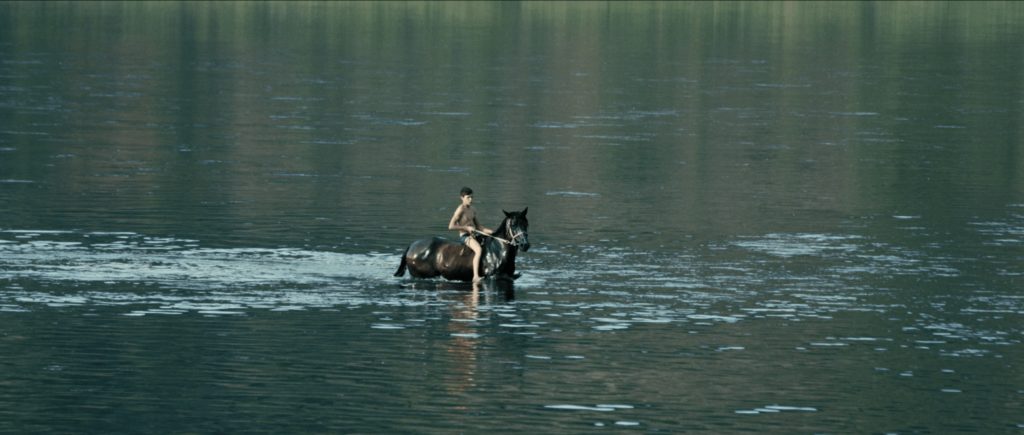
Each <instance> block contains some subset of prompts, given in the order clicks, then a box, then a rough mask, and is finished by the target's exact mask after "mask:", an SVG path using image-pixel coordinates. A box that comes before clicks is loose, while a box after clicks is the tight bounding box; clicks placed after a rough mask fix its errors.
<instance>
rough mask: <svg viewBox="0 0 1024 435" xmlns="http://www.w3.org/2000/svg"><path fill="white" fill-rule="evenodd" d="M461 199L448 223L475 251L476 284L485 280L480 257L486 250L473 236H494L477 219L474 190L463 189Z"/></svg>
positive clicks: (463, 241) (474, 278) (474, 280)
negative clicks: (479, 234) (476, 234)
mask: <svg viewBox="0 0 1024 435" xmlns="http://www.w3.org/2000/svg"><path fill="white" fill-rule="evenodd" d="M459 199H461V200H462V204H461V205H459V208H457V209H455V215H454V216H452V220H451V222H448V229H449V230H453V231H458V232H459V236H461V240H462V243H465V244H466V246H468V247H469V249H472V250H473V282H476V281H480V280H482V279H483V277H481V276H480V257H482V256H483V252H484V249H483V247H482V246H480V242H478V241H477V240H476V238H475V237H473V236H474V235H475V233H476V232H477V231H480V232H483V233H485V234H492V233H493V231H491V230H489V229H487V228H484V227H483V225H480V221H479V220H477V218H476V208H473V189H470V188H468V187H463V188H462V192H459Z"/></svg>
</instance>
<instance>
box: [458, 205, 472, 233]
mask: <svg viewBox="0 0 1024 435" xmlns="http://www.w3.org/2000/svg"><path fill="white" fill-rule="evenodd" d="M459 207H461V208H462V216H460V217H459V219H458V220H457V221H456V222H455V224H456V225H459V226H463V227H465V226H472V227H475V226H476V224H475V222H474V221H475V220H476V209H475V208H473V206H469V207H466V206H463V205H460V206H459ZM459 234H469V233H468V232H465V231H459Z"/></svg>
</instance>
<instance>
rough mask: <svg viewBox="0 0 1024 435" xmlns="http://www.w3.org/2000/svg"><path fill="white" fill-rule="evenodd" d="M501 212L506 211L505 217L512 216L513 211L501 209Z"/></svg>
mask: <svg viewBox="0 0 1024 435" xmlns="http://www.w3.org/2000/svg"><path fill="white" fill-rule="evenodd" d="M501 212H502V213H505V217H512V213H509V212H507V211H505V210H501Z"/></svg>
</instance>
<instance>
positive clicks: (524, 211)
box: [521, 207, 530, 217]
mask: <svg viewBox="0 0 1024 435" xmlns="http://www.w3.org/2000/svg"><path fill="white" fill-rule="evenodd" d="M529 209H530V207H526V208H524V209H523V212H522V213H521V215H522V216H523V217H526V210H529Z"/></svg>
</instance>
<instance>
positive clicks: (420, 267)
mask: <svg viewBox="0 0 1024 435" xmlns="http://www.w3.org/2000/svg"><path fill="white" fill-rule="evenodd" d="M528 209H529V208H525V209H523V211H521V212H512V213H509V212H507V211H506V212H505V220H503V221H501V224H500V225H498V229H497V230H495V231H494V235H493V237H492V236H487V235H480V234H478V235H477V236H476V237H477V240H479V241H480V246H483V248H484V253H483V256H482V257H481V259H480V263H481V264H480V275H482V276H483V277H485V278H490V277H496V278H498V279H516V278H519V275H516V252H518V251H519V248H522V249H523V252H526V251H527V250H529V249H530V240H529V239H528V238H527V236H526V230H527V227H529V225H530V223H529V222H527V220H526V210H528ZM407 267H408V268H409V274H410V275H412V276H413V277H414V278H434V277H437V276H443V277H445V278H447V279H451V280H460V281H472V280H473V250H472V249H469V247H468V246H466V245H463V244H461V243H458V242H453V241H451V240H448V239H446V238H444V237H436V236H435V237H427V238H425V239H422V240H420V241H418V242H415V243H413V244H411V245H409V247H408V248H407V249H406V250H405V253H404V254H402V264H400V265H398V272H395V276H404V275H405V269H406V268H407Z"/></svg>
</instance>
